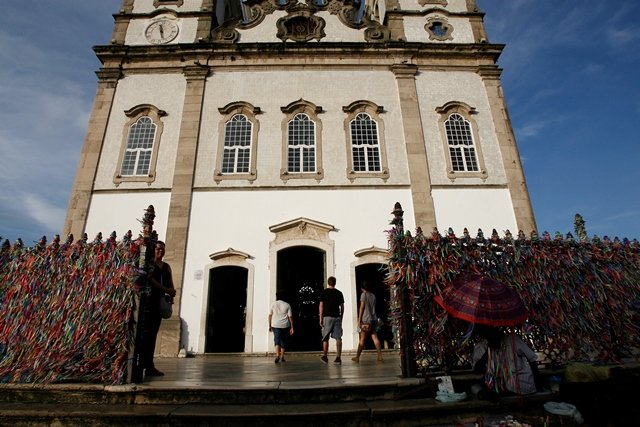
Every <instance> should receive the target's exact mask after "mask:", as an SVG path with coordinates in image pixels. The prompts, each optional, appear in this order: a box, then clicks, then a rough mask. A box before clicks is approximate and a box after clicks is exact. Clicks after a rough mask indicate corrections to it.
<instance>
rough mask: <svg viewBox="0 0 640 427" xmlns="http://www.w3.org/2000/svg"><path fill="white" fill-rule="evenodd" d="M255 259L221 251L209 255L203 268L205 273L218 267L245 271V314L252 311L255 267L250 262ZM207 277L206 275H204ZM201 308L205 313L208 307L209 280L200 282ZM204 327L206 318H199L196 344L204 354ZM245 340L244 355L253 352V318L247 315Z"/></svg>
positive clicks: (233, 252) (239, 253) (241, 253)
mask: <svg viewBox="0 0 640 427" xmlns="http://www.w3.org/2000/svg"><path fill="white" fill-rule="evenodd" d="M254 258H255V257H253V256H251V255H249V254H248V253H246V252H242V251H238V250H235V249H233V248H228V249H226V250H222V251H219V252H214V253H212V254H210V255H209V259H210V260H211V262H210V263H208V264H207V265H206V266H205V271H206V272H209V273H210V272H211V270H213V269H215V268H219V267H238V268H244V269H245V270H247V302H246V304H247V305H246V306H245V309H246V312H247V313H253V311H254V307H255V305H254V299H255V297H254V294H255V266H254V264H253V263H252V260H253V259H254ZM205 277H207V275H205ZM201 301H202V307H201V313H206V312H207V308H208V305H209V279H208V278H205V279H203V280H202V300H201ZM206 325H207V316H202V317H201V318H200V335H199V337H200V340H199V341H200V342H199V344H198V349H199V352H200V353H204V350H205V344H206ZM244 328H245V335H244V336H245V338H244V343H245V344H244V351H245V352H246V353H251V352H253V316H251V315H247V316H246V318H245V325H244Z"/></svg>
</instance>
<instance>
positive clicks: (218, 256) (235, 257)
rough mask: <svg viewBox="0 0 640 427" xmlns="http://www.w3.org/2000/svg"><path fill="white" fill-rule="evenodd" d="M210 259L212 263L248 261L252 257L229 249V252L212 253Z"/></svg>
mask: <svg viewBox="0 0 640 427" xmlns="http://www.w3.org/2000/svg"><path fill="white" fill-rule="evenodd" d="M209 259H211V260H212V261H220V260H226V261H246V260H248V259H251V256H250V255H249V254H248V253H246V252H242V251H237V250H235V249H233V248H227V250H224V251H220V252H214V253H212V254H211V255H209Z"/></svg>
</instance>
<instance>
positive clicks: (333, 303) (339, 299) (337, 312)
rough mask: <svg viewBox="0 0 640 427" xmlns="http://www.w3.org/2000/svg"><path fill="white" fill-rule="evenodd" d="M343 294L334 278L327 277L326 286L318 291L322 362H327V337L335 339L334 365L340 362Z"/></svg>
mask: <svg viewBox="0 0 640 427" xmlns="http://www.w3.org/2000/svg"><path fill="white" fill-rule="evenodd" d="M343 315H344V296H343V295H342V292H340V291H339V290H337V289H336V278H335V277H333V276H331V277H329V278H328V279H327V287H326V288H325V289H324V290H323V291H322V293H320V327H321V328H322V357H321V358H320V360H322V363H329V359H328V357H327V353H329V338H333V339H334V340H336V358H335V360H334V361H333V363H335V364H336V365H340V364H342V359H341V356H342V316H343Z"/></svg>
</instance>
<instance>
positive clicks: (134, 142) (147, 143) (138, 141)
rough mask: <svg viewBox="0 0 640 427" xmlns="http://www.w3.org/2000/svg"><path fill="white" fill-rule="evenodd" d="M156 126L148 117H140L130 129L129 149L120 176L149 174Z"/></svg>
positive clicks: (126, 151)
mask: <svg viewBox="0 0 640 427" xmlns="http://www.w3.org/2000/svg"><path fill="white" fill-rule="evenodd" d="M155 135H156V125H155V124H154V123H153V121H152V120H151V119H150V118H149V117H147V116H144V117H140V118H139V119H138V120H137V121H136V122H135V123H134V124H132V125H131V126H130V127H129V135H128V137H127V148H126V149H125V152H124V158H123V159H122V167H121V168H120V175H122V176H136V175H137V176H141V175H145V176H146V175H148V174H149V167H150V164H151V155H152V154H153V142H154V140H155Z"/></svg>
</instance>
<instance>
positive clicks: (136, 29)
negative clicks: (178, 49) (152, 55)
mask: <svg viewBox="0 0 640 427" xmlns="http://www.w3.org/2000/svg"><path fill="white" fill-rule="evenodd" d="M162 18H165V19H169V20H171V21H173V22H175V23H176V25H178V35H177V36H176V37H175V38H174V39H173V40H171V41H170V42H168V43H166V44H179V43H193V42H194V41H195V39H196V31H197V29H198V21H197V19H196V18H184V19H183V18H176V17H175V16H174V15H173V14H170V13H166V14H162V15H157V16H153V17H152V18H146V17H145V18H143V19H134V20H132V21H131V22H130V23H129V26H128V27H127V34H126V36H125V44H127V45H129V46H139V45H145V46H148V45H149V44H150V43H149V41H148V40H147V37H146V34H145V33H146V31H147V27H148V26H149V25H150V24H151V23H153V22H155V21H157V20H159V19H162Z"/></svg>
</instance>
